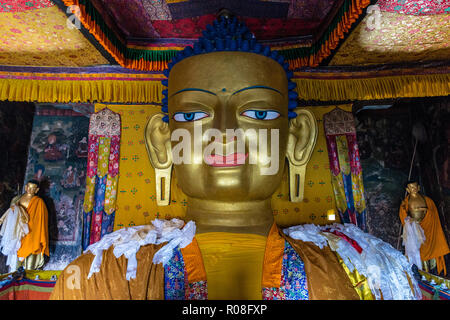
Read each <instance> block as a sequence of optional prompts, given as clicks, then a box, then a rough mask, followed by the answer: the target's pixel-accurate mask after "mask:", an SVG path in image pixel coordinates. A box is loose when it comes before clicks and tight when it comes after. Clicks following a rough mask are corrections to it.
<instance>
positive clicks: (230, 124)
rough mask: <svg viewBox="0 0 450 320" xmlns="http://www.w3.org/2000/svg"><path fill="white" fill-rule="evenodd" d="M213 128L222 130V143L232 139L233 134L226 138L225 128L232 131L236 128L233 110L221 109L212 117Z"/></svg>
mask: <svg viewBox="0 0 450 320" xmlns="http://www.w3.org/2000/svg"><path fill="white" fill-rule="evenodd" d="M214 128H216V129H218V130H219V131H220V132H222V137H223V141H224V143H226V142H229V141H228V140H230V141H231V140H232V139H234V137H233V136H230V135H228V136H229V137H228V140H227V129H228V130H233V131H234V130H236V129H237V119H236V114H235V112H234V111H230V110H223V112H222V113H221V114H220V115H218V114H216V117H215V119H214Z"/></svg>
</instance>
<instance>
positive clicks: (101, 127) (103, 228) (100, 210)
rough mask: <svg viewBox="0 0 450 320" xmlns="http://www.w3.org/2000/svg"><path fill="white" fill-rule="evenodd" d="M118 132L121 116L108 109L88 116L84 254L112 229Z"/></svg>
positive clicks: (117, 169)
mask: <svg viewBox="0 0 450 320" xmlns="http://www.w3.org/2000/svg"><path fill="white" fill-rule="evenodd" d="M120 130H121V122H120V115H119V114H117V113H115V112H113V111H111V110H110V109H108V108H105V109H103V110H100V111H99V112H97V113H94V114H92V115H91V119H90V122H89V154H88V165H87V178H86V191H85V195H84V206H83V211H84V223H83V250H85V249H86V248H87V247H88V246H89V245H90V244H93V243H95V242H97V241H99V240H100V239H101V238H102V237H103V236H104V235H105V234H108V233H111V232H112V231H113V228H114V216H115V212H116V199H117V184H118V178H119V175H118V173H119V153H120V132H121V131H120Z"/></svg>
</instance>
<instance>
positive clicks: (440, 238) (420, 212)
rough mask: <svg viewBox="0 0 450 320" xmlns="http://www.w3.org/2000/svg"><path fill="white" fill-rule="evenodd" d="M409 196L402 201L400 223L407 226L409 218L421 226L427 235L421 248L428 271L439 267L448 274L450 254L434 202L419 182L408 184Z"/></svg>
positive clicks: (440, 270)
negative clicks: (446, 261)
mask: <svg viewBox="0 0 450 320" xmlns="http://www.w3.org/2000/svg"><path fill="white" fill-rule="evenodd" d="M406 192H407V196H406V197H405V199H404V200H403V201H402V203H401V205H400V210H399V216H400V221H401V222H402V224H403V225H404V224H405V218H406V217H407V216H409V217H410V218H411V219H412V220H413V221H416V222H417V223H419V224H420V226H421V227H422V229H423V232H424V235H425V241H424V242H423V244H422V245H421V247H420V256H421V259H422V262H423V267H424V269H425V270H426V271H428V270H430V269H432V268H434V266H436V267H437V271H438V273H441V272H442V271H443V272H444V274H447V269H446V266H445V260H444V256H445V255H446V254H448V253H449V252H450V250H449V247H448V244H447V240H446V239H445V235H444V232H443V230H442V226H441V222H440V220H439V213H438V211H437V208H436V205H435V204H434V201H433V200H432V199H431V198H429V197H427V196H425V195H422V194H421V193H420V185H419V183H418V182H417V181H408V182H407V183H406Z"/></svg>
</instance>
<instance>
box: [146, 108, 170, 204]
mask: <svg viewBox="0 0 450 320" xmlns="http://www.w3.org/2000/svg"><path fill="white" fill-rule="evenodd" d="M164 116H165V115H164V114H161V113H157V114H155V115H153V116H152V117H151V118H150V119H149V121H148V123H147V126H146V127H145V146H146V148H147V154H148V157H149V159H150V162H151V164H152V166H153V168H154V170H155V184H156V203H157V205H158V206H167V205H169V203H170V190H171V180H172V166H173V160H172V149H171V144H170V130H169V126H168V124H167V123H166V122H164V121H163V119H162V118H163V117H164Z"/></svg>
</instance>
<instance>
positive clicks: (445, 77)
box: [0, 65, 450, 104]
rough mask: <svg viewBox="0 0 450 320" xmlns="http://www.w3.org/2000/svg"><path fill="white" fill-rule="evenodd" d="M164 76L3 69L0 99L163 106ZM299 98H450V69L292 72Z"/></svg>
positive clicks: (99, 69)
mask: <svg viewBox="0 0 450 320" xmlns="http://www.w3.org/2000/svg"><path fill="white" fill-rule="evenodd" d="M164 78H165V77H164V75H163V74H160V73H149V72H142V71H141V72H139V71H132V70H127V69H125V68H121V67H114V68H113V67H89V68H43V67H39V68H34V67H4V66H3V67H0V100H9V101H21V102H22V101H23V102H39V103H46V102H59V103H69V102H73V103H76V102H91V103H92V102H100V103H102V102H103V103H146V104H148V103H160V102H161V99H162V90H163V86H162V85H161V80H162V79H164ZM292 81H294V82H296V83H297V88H296V90H297V92H298V95H299V99H301V100H306V101H354V100H362V101H364V100H381V99H395V98H416V97H436V96H447V95H450V66H446V65H436V66H429V65H427V66H426V68H425V67H420V66H418V67H409V68H400V67H398V68H375V67H367V68H345V67H339V68H338V67H321V68H305V69H302V71H298V72H294V77H293V78H292Z"/></svg>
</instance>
